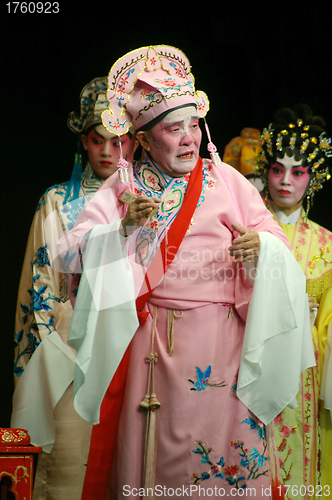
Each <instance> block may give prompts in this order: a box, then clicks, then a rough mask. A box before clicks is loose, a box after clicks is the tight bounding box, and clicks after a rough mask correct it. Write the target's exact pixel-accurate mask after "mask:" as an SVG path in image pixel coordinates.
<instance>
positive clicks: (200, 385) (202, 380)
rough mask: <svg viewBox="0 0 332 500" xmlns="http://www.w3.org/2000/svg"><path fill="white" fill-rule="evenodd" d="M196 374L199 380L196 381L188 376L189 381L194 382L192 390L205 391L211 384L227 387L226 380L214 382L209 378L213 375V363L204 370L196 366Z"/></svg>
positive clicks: (212, 385)
mask: <svg viewBox="0 0 332 500" xmlns="http://www.w3.org/2000/svg"><path fill="white" fill-rule="evenodd" d="M196 375H197V380H196V382H194V381H193V380H191V379H190V378H188V382H190V383H191V384H194V387H191V389H190V390H191V391H205V389H206V388H207V387H208V386H210V387H225V386H226V385H227V384H225V380H223V381H222V382H219V383H217V384H212V383H211V382H209V378H210V375H211V365H209V366H208V367H207V369H206V370H205V371H204V372H202V370H201V369H200V368H199V367H198V366H196Z"/></svg>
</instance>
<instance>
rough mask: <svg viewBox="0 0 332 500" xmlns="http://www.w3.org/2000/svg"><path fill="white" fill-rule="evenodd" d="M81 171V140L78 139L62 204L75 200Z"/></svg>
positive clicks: (78, 190) (77, 194) (77, 195)
mask: <svg viewBox="0 0 332 500" xmlns="http://www.w3.org/2000/svg"><path fill="white" fill-rule="evenodd" d="M82 172H83V166H82V152H81V141H80V139H78V143H77V152H76V153H75V161H74V167H73V171H72V174H71V177H70V180H69V182H68V185H67V188H66V194H65V197H64V200H63V204H65V203H67V202H68V201H73V200H76V199H77V198H78V197H79V194H80V186H81V179H82Z"/></svg>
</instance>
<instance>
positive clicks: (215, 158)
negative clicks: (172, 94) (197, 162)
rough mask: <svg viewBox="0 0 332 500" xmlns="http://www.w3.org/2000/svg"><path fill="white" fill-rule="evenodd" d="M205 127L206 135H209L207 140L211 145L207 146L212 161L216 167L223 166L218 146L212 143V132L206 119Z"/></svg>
mask: <svg viewBox="0 0 332 500" xmlns="http://www.w3.org/2000/svg"><path fill="white" fill-rule="evenodd" d="M204 125H205V130H206V135H207V138H208V140H209V143H208V145H207V150H208V152H209V153H210V156H211V160H212V162H213V163H214V165H221V164H222V162H221V159H220V156H219V153H218V152H217V148H216V146H215V145H214V144H213V142H212V141H211V135H210V130H209V127H208V124H207V123H206V119H205V118H204Z"/></svg>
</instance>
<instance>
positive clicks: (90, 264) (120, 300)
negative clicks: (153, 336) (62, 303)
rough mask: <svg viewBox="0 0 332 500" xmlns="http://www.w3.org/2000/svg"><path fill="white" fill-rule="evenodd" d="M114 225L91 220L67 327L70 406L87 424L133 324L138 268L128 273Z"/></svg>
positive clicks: (95, 419) (94, 414)
mask: <svg viewBox="0 0 332 500" xmlns="http://www.w3.org/2000/svg"><path fill="white" fill-rule="evenodd" d="M119 225H120V221H116V222H113V223H111V224H101V225H97V226H95V227H94V228H93V229H92V231H91V233H90V236H89V239H88V241H87V246H86V251H85V258H84V268H83V273H82V278H81V281H80V286H79V289H78V294H77V298H76V303H75V308H74V314H73V319H72V322H71V327H70V332H69V340H68V344H69V345H71V346H72V347H73V348H74V349H75V350H76V351H77V355H76V363H75V376H74V407H75V410H76V411H77V413H78V414H79V415H80V416H81V417H82V418H83V419H84V420H86V421H87V422H90V423H92V424H96V423H98V422H99V411H100V405H101V402H102V400H103V397H104V395H105V393H106V390H107V388H108V385H109V383H110V381H111V380H112V378H113V375H114V373H115V371H116V369H117V367H118V366H119V364H120V361H121V359H122V357H123V355H124V353H125V351H126V349H127V347H128V345H129V344H130V341H131V340H132V338H133V336H134V334H135V332H136V330H137V328H138V326H139V322H138V318H137V312H136V304H135V299H136V296H137V292H136V291H135V290H136V287H140V286H141V283H142V281H143V279H144V273H142V271H141V270H140V266H137V269H136V272H135V269H134V272H133V263H131V262H129V258H128V256H127V254H126V251H127V250H128V248H127V247H126V244H125V245H124V241H123V237H122V236H121V235H120V232H119ZM140 271H141V272H140ZM134 275H135V276H134Z"/></svg>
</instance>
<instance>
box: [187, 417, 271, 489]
mask: <svg viewBox="0 0 332 500" xmlns="http://www.w3.org/2000/svg"><path fill="white" fill-rule="evenodd" d="M241 423H244V424H247V425H249V426H250V429H252V430H253V431H257V432H258V438H259V440H262V444H263V453H260V452H259V451H258V450H257V449H256V448H252V449H251V450H249V449H248V448H247V447H246V446H245V444H244V442H243V441H241V440H236V441H231V442H230V446H231V447H232V448H234V449H236V450H238V452H239V462H238V463H229V464H226V463H225V458H224V457H223V456H221V457H220V458H219V459H218V460H217V461H213V459H212V457H211V455H213V454H214V450H213V449H212V448H208V447H207V446H206V444H205V443H203V442H202V441H195V445H196V448H195V449H194V450H192V451H193V453H196V454H197V455H200V456H201V463H202V464H207V465H208V466H209V467H208V470H206V471H205V472H202V473H201V474H197V473H193V474H192V475H191V481H192V484H198V483H199V482H201V481H205V480H208V479H210V478H211V477H216V478H220V479H225V480H226V481H227V482H228V484H229V485H230V486H233V487H235V488H236V489H244V488H246V487H247V485H246V482H245V481H248V480H250V479H257V478H258V477H260V476H265V475H267V474H268V468H265V467H266V462H267V460H268V457H266V456H265V453H266V448H267V441H266V435H265V426H264V424H263V423H262V422H260V421H259V420H255V419H254V418H251V417H248V418H246V419H245V420H243V421H242V422H241Z"/></svg>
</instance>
